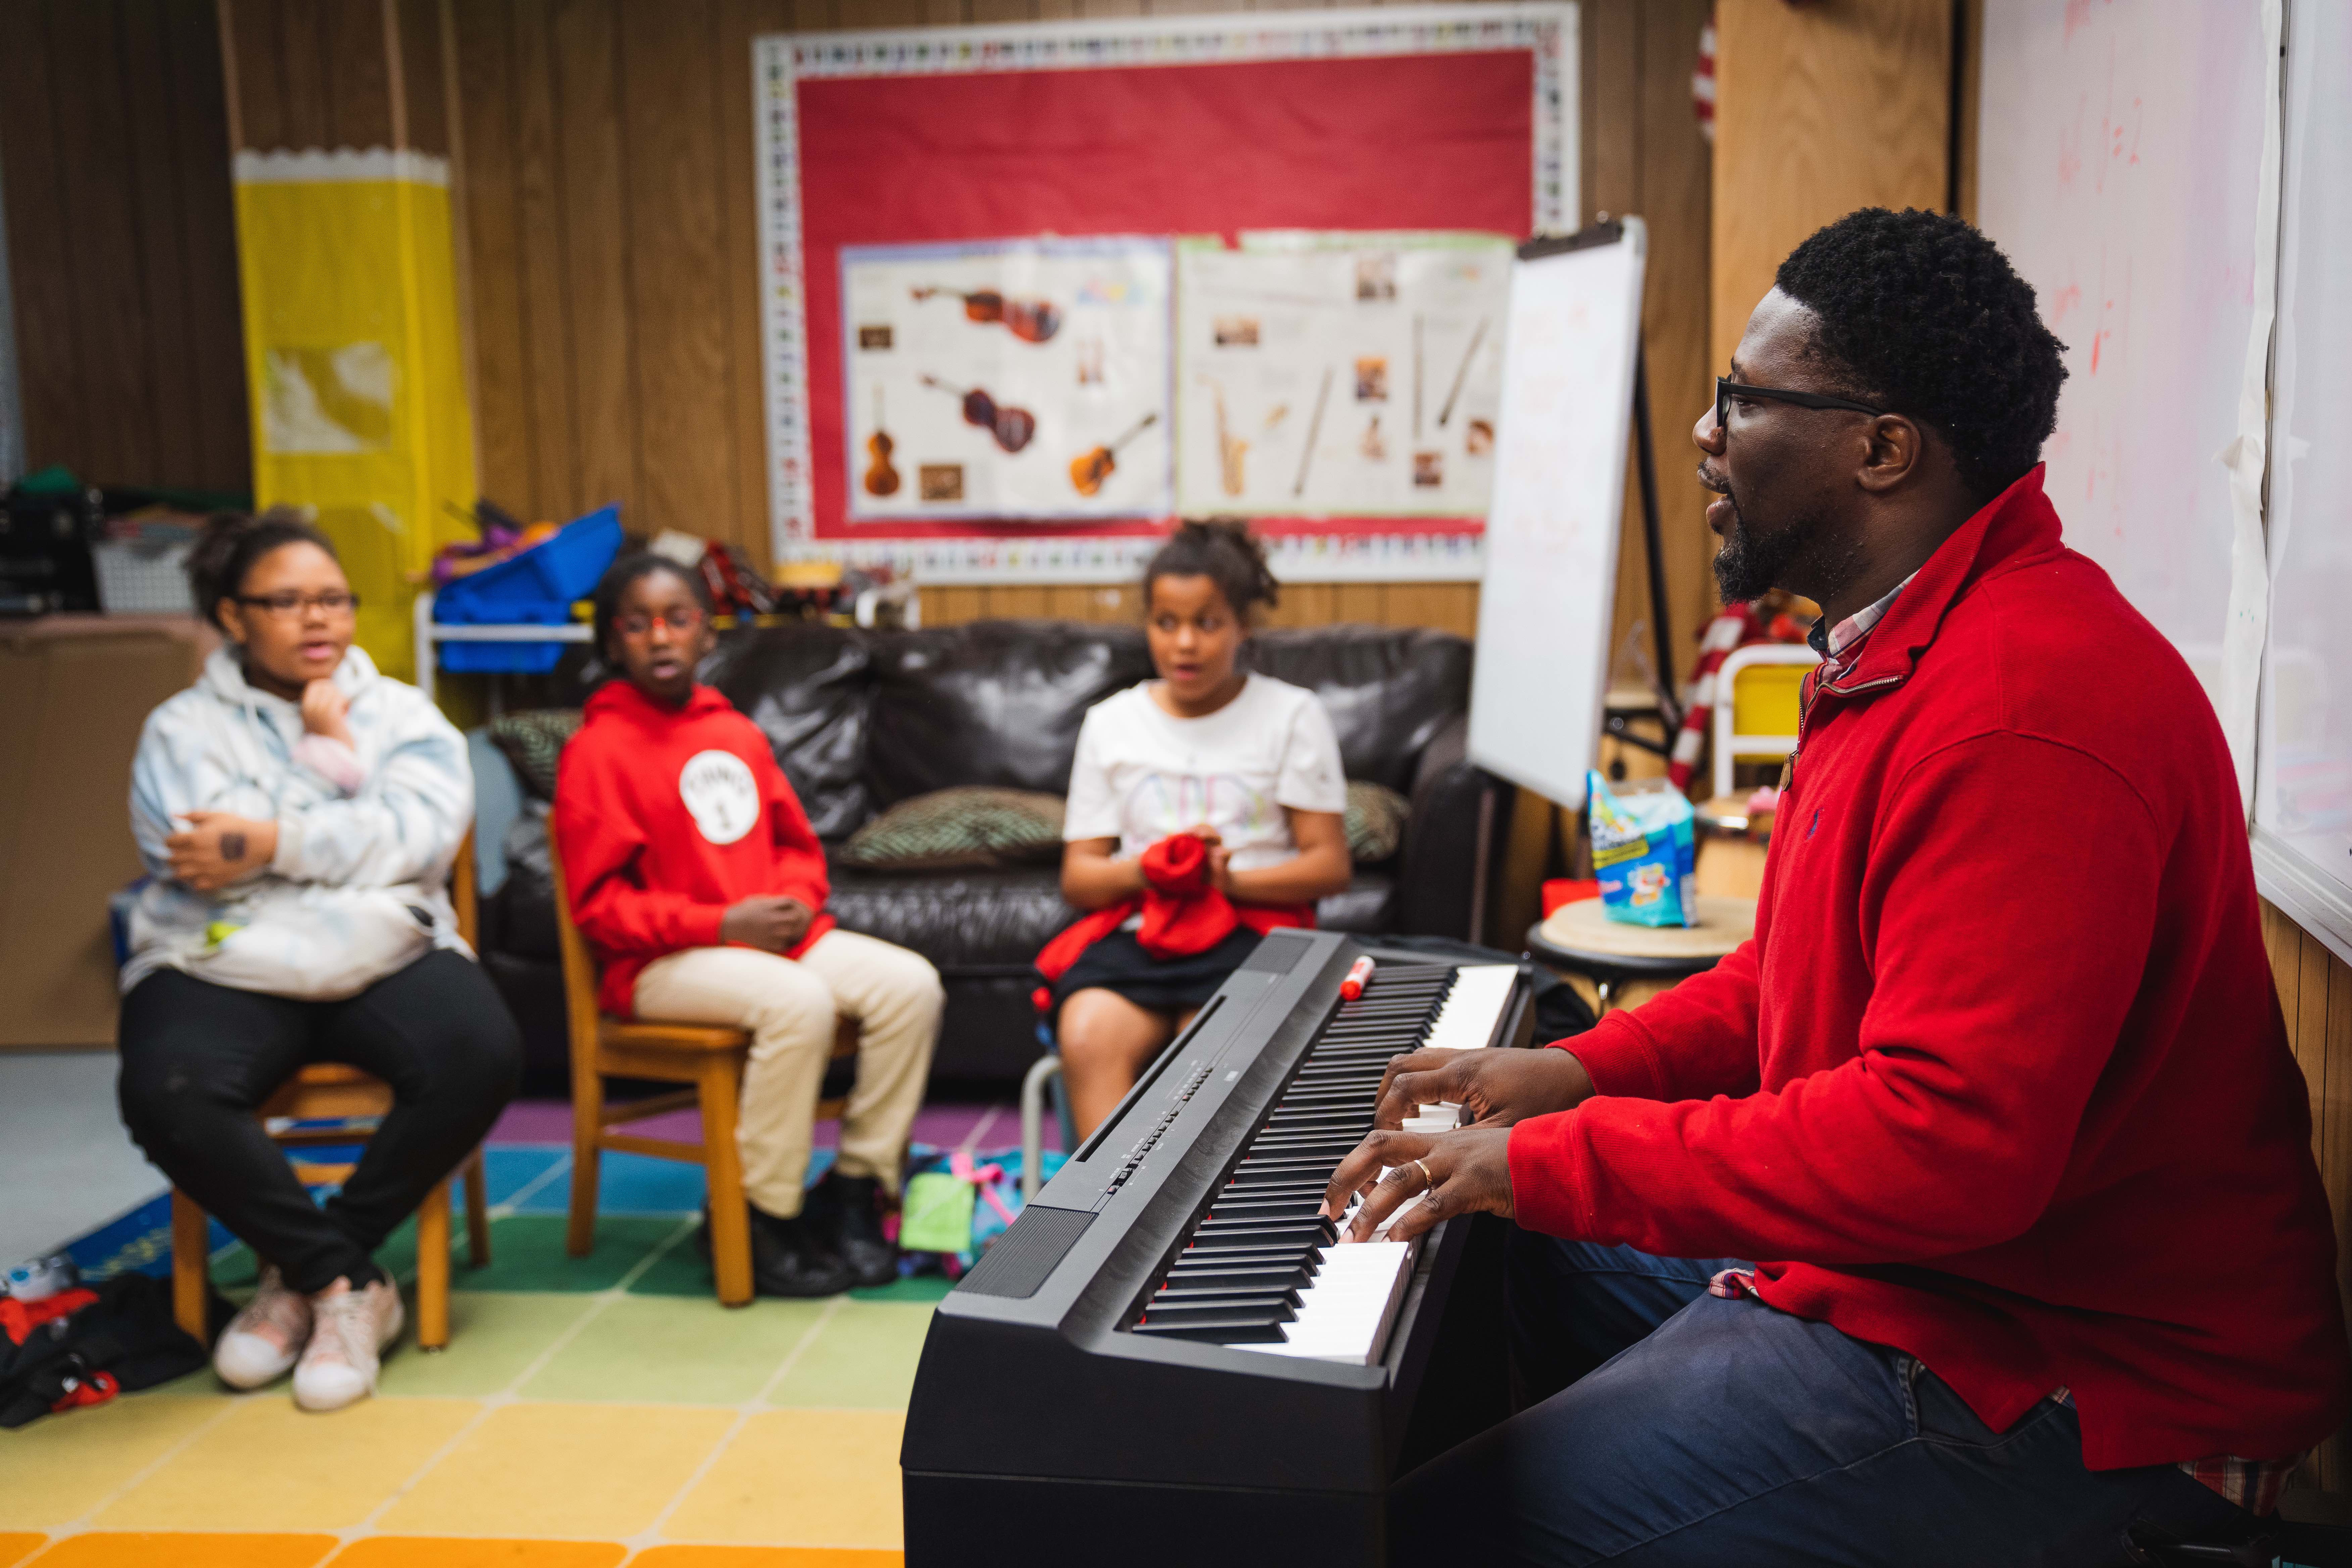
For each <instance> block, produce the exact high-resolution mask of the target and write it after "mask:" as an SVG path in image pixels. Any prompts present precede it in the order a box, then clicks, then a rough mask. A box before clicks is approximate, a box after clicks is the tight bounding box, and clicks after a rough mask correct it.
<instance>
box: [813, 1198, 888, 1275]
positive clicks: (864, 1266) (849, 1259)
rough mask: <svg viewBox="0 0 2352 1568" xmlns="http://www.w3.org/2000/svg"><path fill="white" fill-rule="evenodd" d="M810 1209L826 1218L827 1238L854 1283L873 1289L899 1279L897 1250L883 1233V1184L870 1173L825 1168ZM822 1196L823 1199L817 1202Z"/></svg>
mask: <svg viewBox="0 0 2352 1568" xmlns="http://www.w3.org/2000/svg"><path fill="white" fill-rule="evenodd" d="M810 1197H811V1199H812V1200H813V1201H812V1202H811V1204H810V1209H811V1211H812V1212H813V1213H816V1214H821V1215H824V1217H825V1219H827V1220H829V1221H830V1222H831V1224H830V1225H829V1226H828V1227H827V1228H828V1231H829V1236H828V1239H829V1240H830V1241H831V1242H832V1244H833V1249H834V1250H835V1252H837V1253H839V1254H840V1255H841V1260H842V1261H843V1262H844V1263H846V1264H847V1265H849V1270H850V1272H851V1273H853V1274H855V1275H856V1277H857V1283H858V1284H859V1285H860V1286H861V1287H863V1288H865V1289H869V1290H870V1289H873V1288H874V1287H876V1286H877V1285H887V1284H889V1283H890V1282H891V1281H892V1280H893V1279H898V1247H895V1246H894V1245H892V1244H891V1242H890V1240H889V1238H888V1237H885V1236H884V1235H883V1234H882V1214H883V1195H882V1184H881V1183H880V1182H879V1181H877V1180H876V1179H875V1178H874V1177H872V1176H845V1175H843V1174H842V1173H840V1172H839V1171H837V1170H834V1171H827V1172H826V1173H824V1180H823V1181H822V1182H820V1183H818V1184H817V1191H816V1192H815V1193H813V1194H810ZM819 1198H821V1199H822V1200H823V1201H822V1202H821V1203H820V1202H816V1201H814V1200H817V1199H819Z"/></svg>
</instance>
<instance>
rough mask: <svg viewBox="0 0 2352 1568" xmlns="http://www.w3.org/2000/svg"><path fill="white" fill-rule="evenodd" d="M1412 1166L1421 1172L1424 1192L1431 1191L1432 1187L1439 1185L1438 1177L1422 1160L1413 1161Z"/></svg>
mask: <svg viewBox="0 0 2352 1568" xmlns="http://www.w3.org/2000/svg"><path fill="white" fill-rule="evenodd" d="M1412 1168H1413V1169H1414V1170H1416V1171H1419V1172H1420V1173H1421V1190H1422V1191H1423V1192H1424V1193H1425V1192H1427V1191H1429V1190H1430V1188H1432V1187H1433V1186H1435V1185H1437V1178H1436V1177H1435V1176H1433V1175H1431V1174H1430V1173H1429V1167H1428V1166H1426V1165H1424V1164H1423V1163H1421V1162H1420V1161H1418V1160H1415V1161H1414V1162H1413V1163H1412Z"/></svg>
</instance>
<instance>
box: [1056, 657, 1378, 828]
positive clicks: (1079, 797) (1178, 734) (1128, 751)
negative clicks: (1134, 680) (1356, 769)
mask: <svg viewBox="0 0 2352 1568" xmlns="http://www.w3.org/2000/svg"><path fill="white" fill-rule="evenodd" d="M1152 685H1153V683H1152V682H1150V681H1146V682H1145V683H1144V684H1143V685H1141V686H1136V687H1130V688H1129V689H1127V690H1125V691H1122V692H1120V693H1119V694H1118V696H1116V697H1107V698H1105V699H1104V700H1102V701H1100V702H1097V703H1096V704H1095V705H1094V706H1093V707H1092V708H1090V709H1088V710H1087V720H1086V722H1085V724H1083V725H1082V726H1080V728H1079V730H1078V754H1077V760H1076V763H1074V764H1073V765H1072V767H1071V769H1070V800H1069V807H1068V811H1067V814H1066V816H1065V817H1064V819H1063V823H1062V837H1064V838H1066V839H1079V838H1113V837H1115V838H1117V839H1118V841H1119V843H1118V853H1119V857H1120V858H1122V859H1128V858H1133V857H1135V856H1138V855H1140V854H1142V853H1143V852H1144V851H1145V850H1146V849H1149V848H1150V847H1151V846H1152V845H1154V844H1156V843H1158V842H1159V841H1160V839H1162V838H1165V837H1168V836H1169V835H1170V834H1171V833H1190V832H1195V831H1197V830H1199V829H1201V828H1202V827H1208V828H1211V829H1213V830H1214V831H1215V832H1216V833H1217V835H1218V836H1219V837H1222V838H1223V840H1224V844H1225V847H1226V848H1228V849H1230V850H1232V851H1233V856H1234V858H1233V866H1234V869H1235V870H1237V871H1246V870H1255V869H1256V868H1260V867H1265V866H1276V865H1280V864H1281V863H1282V862H1283V861H1285V860H1287V859H1289V858H1291V857H1292V856H1294V855H1296V854H1297V853H1298V843H1297V840H1296V839H1295V838H1293V837H1291V833H1290V818H1289V817H1288V816H1286V815H1285V813H1284V810H1283V808H1284V807H1286V806H1288V807H1292V808H1294V809H1296V810H1299V811H1328V812H1331V813H1334V814H1337V813H1339V812H1343V811H1345V810H1347V808H1348V782H1347V778H1346V776H1345V775H1344V774H1343V773H1341V772H1340V767H1339V736H1338V734H1337V733H1336V732H1334V731H1333V730H1332V728H1331V716H1330V715H1329V714H1328V713H1326V712H1324V711H1323V704H1322V703H1321V702H1320V701H1318V700H1317V698H1316V696H1315V694H1314V693H1313V692H1311V691H1308V690H1307V689H1304V688H1303V687H1297V686H1292V685H1290V684H1289V683H1287V682H1286V681H1280V680H1276V679H1273V678H1272V677H1271V676H1265V675H1253V676H1251V677H1250V678H1249V681H1248V684H1246V685H1245V686H1244V687H1243V688H1242V690H1241V695H1240V696H1238V697H1236V698H1234V700H1232V701H1231V702H1228V703H1226V704H1225V705H1224V706H1223V708H1220V709H1218V710H1216V711H1215V712H1214V713H1212V714H1210V715H1209V716H1208V717H1206V718H1204V719H1179V718H1177V717H1176V716H1175V715H1173V714H1171V713H1170V712H1169V711H1168V710H1166V709H1164V708H1162V707H1160V704H1159V702H1158V701H1156V700H1154V699H1153V698H1152V695H1151V687H1152Z"/></svg>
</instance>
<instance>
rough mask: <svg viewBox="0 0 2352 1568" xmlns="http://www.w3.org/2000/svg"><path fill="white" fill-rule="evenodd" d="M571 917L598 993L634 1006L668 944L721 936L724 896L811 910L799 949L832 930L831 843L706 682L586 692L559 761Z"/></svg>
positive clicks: (621, 1008)
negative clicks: (674, 692) (683, 694)
mask: <svg viewBox="0 0 2352 1568" xmlns="http://www.w3.org/2000/svg"><path fill="white" fill-rule="evenodd" d="M555 832H556V838H557V840H558V842H560V843H561V844H562V847H563V878H564V881H565V882H566V883H567V884H568V885H569V887H570V889H571V893H572V920H573V921H575V922H576V923H577V924H578V925H579V927H580V934H581V935H583V936H584V937H586V938H587V939H588V945H589V946H590V947H592V948H593V949H594V950H595V952H596V961H597V963H598V966H599V967H600V968H601V969H602V970H603V971H604V981H603V983H602V984H601V985H600V986H599V988H598V991H597V1003H598V1005H600V1006H602V1007H603V1008H604V1011H605V1012H607V1013H611V1014H614V1015H615V1016H619V1017H624V1018H625V1017H628V1016H630V1015H631V1013H632V1012H633V1011H634V1008H635V995H636V988H637V975H638V973H639V972H640V971H642V970H643V969H644V968H645V966H646V964H648V963H652V962H653V961H654V960H655V959H656V958H659V957H661V956H662V955H663V954H665V953H671V952H680V951H682V950H684V949H686V948H689V947H717V946H719V921H720V920H722V919H723V918H724V917H725V916H726V913H727V907H728V906H729V905H730V904H733V903H737V902H740V901H741V900H744V899H750V898H757V897H761V896H763V895H784V896H788V897H791V898H795V899H798V900H801V902H803V903H804V904H806V905H808V907H809V908H810V909H812V910H815V911H816V918H815V919H814V920H813V921H810V922H809V930H808V935H807V936H805V937H803V939H802V941H801V944H800V945H799V946H798V947H796V948H794V949H793V950H792V952H789V953H787V954H786V955H785V956H786V957H789V958H797V957H799V956H800V955H801V954H802V953H803V952H807V951H808V948H809V944H810V943H811V942H814V941H816V939H817V938H819V937H821V936H823V935H824V933H825V932H826V931H831V930H832V929H833V917H832V916H831V915H828V914H826V913H825V912H824V900H825V894H826V892H827V891H828V884H827V882H826V879H825V867H824V846H823V845H822V844H820V843H819V842H818V841H817V837H816V834H815V833H814V831H813V830H812V829H811V828H810V827H809V820H808V814H807V813H806V812H803V810H802V809H801V803H800V797H799V796H797V795H793V786H792V785H791V784H789V783H787V782H786V781H785V779H784V771H783V770H782V768H780V767H778V766H777V765H776V759H775V755H774V753H772V752H770V751H769V750H768V739H767V737H766V736H765V735H762V734H761V733H760V729H759V726H758V725H756V724H754V723H752V722H751V721H750V720H749V719H746V718H745V717H743V715H742V714H740V713H739V712H737V711H736V710H735V708H734V706H733V704H731V703H730V702H729V701H728V700H727V699H725V698H724V697H721V696H720V695H719V693H718V692H716V691H714V690H712V689H710V688H709V687H708V686H698V687H696V688H695V689H694V690H693V692H692V694H691V695H690V696H688V698H687V700H686V705H685V706H684V707H683V708H677V709H671V708H665V707H663V706H662V705H661V704H660V703H658V702H656V701H655V700H653V699H652V698H650V697H647V696H646V694H645V693H644V692H642V691H639V690H638V689H636V688H635V687H634V686H632V685H630V684H629V683H628V682H627V681H625V680H610V681H607V682H605V683H604V685H603V686H601V687H599V688H598V689H596V691H595V692H594V694H593V695H592V696H591V697H590V698H589V699H588V706H587V709H586V716H585V718H584V720H583V722H582V724H581V726H580V732H579V733H578V734H576V735H574V736H572V740H571V742H570V743H569V744H568V745H566V746H565V747H564V748H563V756H562V761H561V762H559V763H557V764H556V772H555Z"/></svg>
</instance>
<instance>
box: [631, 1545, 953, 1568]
mask: <svg viewBox="0 0 2352 1568" xmlns="http://www.w3.org/2000/svg"><path fill="white" fill-rule="evenodd" d="M906 1561H907V1554H906V1553H905V1552H864V1551H860V1550H858V1549H857V1548H856V1547H852V1546H649V1547H647V1548H646V1550H644V1551H643V1552H638V1553H637V1555H636V1557H635V1559H634V1560H633V1561H632V1562H631V1563H630V1564H629V1568H903V1564H904V1563H906Z"/></svg>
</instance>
